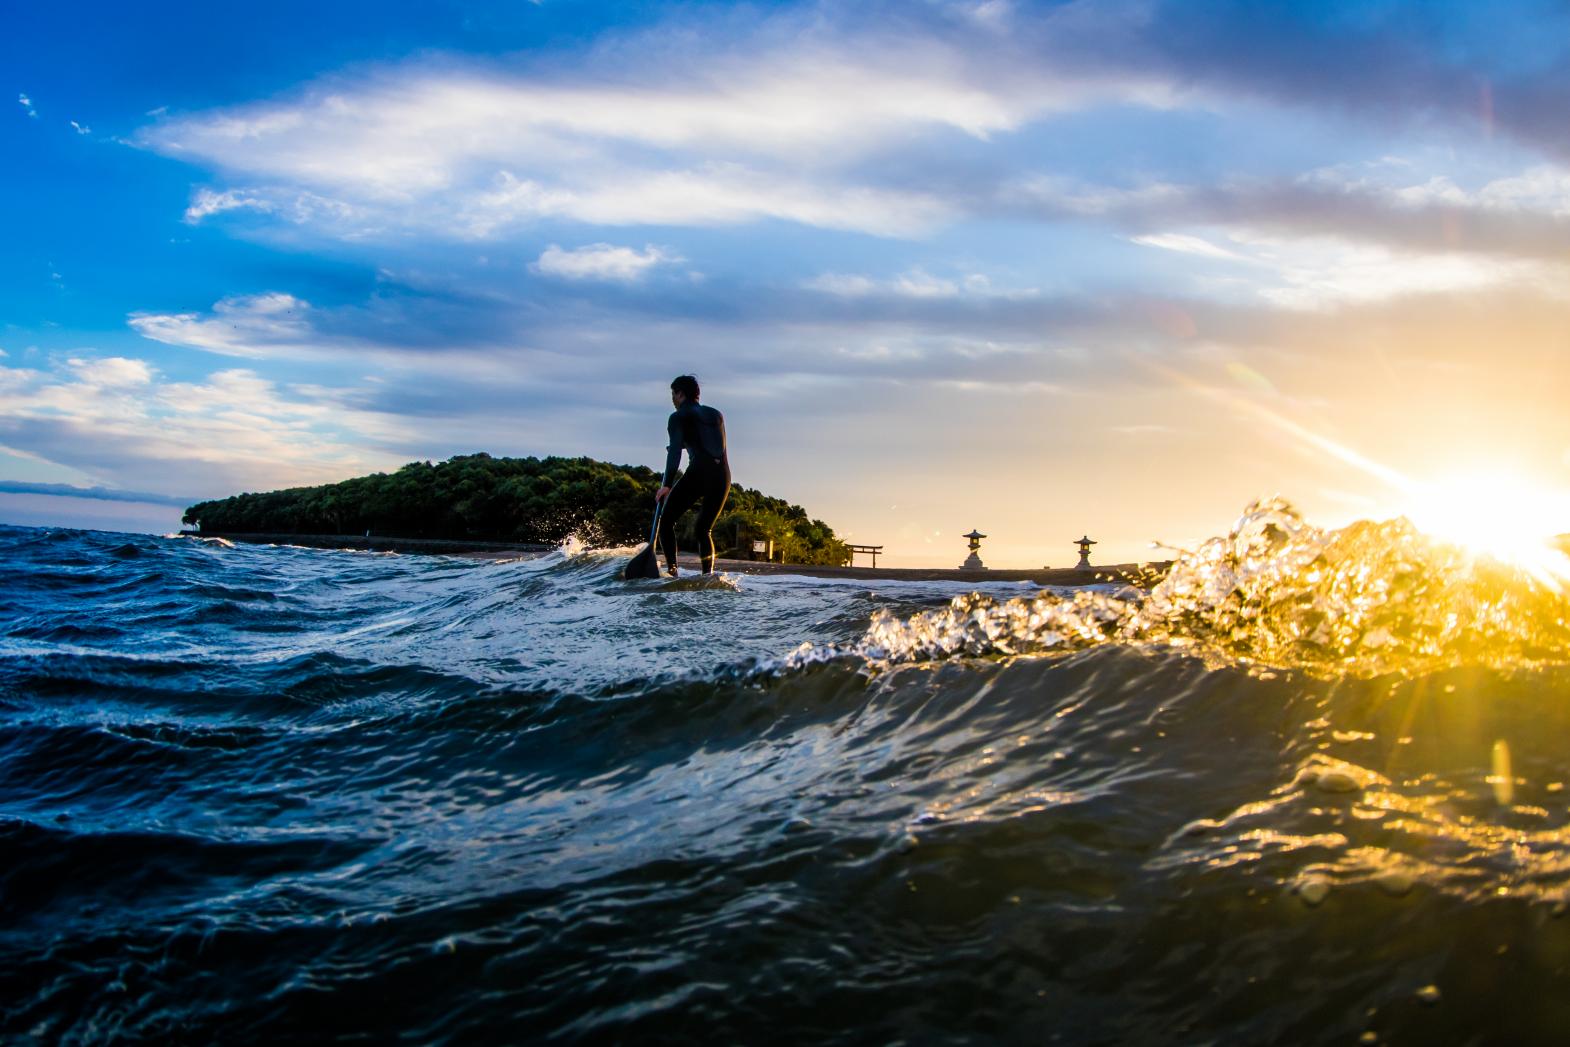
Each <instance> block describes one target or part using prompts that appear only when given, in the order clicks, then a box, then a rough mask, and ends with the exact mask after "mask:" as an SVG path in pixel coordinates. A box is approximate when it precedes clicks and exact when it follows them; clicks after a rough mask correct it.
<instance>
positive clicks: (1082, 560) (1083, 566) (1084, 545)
mask: <svg viewBox="0 0 1570 1047" xmlns="http://www.w3.org/2000/svg"><path fill="white" fill-rule="evenodd" d="M1074 544H1075V545H1077V546H1079V563H1077V564H1075V565H1074V567H1075V568H1076V569H1077V570H1081V571H1088V570H1090V569H1091V567H1090V547H1091V546H1092V545H1096V544H1097V542H1096V540H1095V539H1094V538H1092V537H1090V536H1089V535H1086V536H1084V537H1083V538H1081V539H1080V540H1079V541H1077V542H1075V543H1074Z"/></svg>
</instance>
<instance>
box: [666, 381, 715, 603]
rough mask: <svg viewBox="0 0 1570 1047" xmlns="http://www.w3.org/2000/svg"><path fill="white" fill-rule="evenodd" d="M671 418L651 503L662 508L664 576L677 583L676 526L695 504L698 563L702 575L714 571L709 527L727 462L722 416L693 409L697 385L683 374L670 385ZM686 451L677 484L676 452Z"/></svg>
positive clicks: (678, 456)
mask: <svg viewBox="0 0 1570 1047" xmlns="http://www.w3.org/2000/svg"><path fill="white" fill-rule="evenodd" d="M671 404H672V406H674V407H675V408H676V410H674V411H672V412H671V417H670V421H669V422H667V423H666V426H665V428H666V430H667V431H668V432H669V433H670V446H668V447H667V448H666V449H665V476H664V479H663V480H662V481H661V487H660V490H659V493H658V494H656V495H655V496H654V497H655V499H656V500H659V501H663V502H665V513H664V515H663V516H661V517H660V549H661V551H663V552H664V553H665V573H666V574H668V575H670V576H671V577H672V578H674V577H676V520H677V518H678V517H680V516H681V514H682V513H684V512H686V511H687V510H688V509H691V508H692V507H693V505H694V504H696V503H697V502H698V501H699V500H700V499H701V500H702V502H703V504H702V505H701V506H699V508H698V523H697V528H696V533H697V536H698V557H699V558H700V559H701V560H702V562H703V573H704V574H709V573H710V572H712V571H713V570H714V521H715V520H717V519H719V515H720V510H721V509H723V508H725V499H726V497H727V496H729V495H730V459H729V458H728V457H727V456H726V453H725V416H724V415H722V414H720V413H719V412H718V411H716V410H715V409H714V408H712V407H705V406H704V405H703V404H700V403H698V380H697V379H696V378H694V377H693V376H692V375H690V374H684V375H681V376H679V377H677V378H676V379H674V380H673V381H672V382H671ZM683 447H685V448H686V449H687V471H686V472H684V473H682V474H681V479H680V480H677V479H676V470H677V468H678V467H679V466H680V465H681V450H682V448H683Z"/></svg>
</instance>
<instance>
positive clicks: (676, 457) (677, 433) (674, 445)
mask: <svg viewBox="0 0 1570 1047" xmlns="http://www.w3.org/2000/svg"><path fill="white" fill-rule="evenodd" d="M665 432H666V435H668V436H669V437H670V443H669V445H668V446H667V447H666V448H665V475H664V476H663V477H662V478H661V479H660V489H659V490H658V491H657V492H655V495H654V500H655V501H656V502H663V501H664V500H665V499H666V497H667V496H668V495H669V494H670V493H671V485H673V484H674V483H675V482H676V470H678V469H680V468H681V421H680V420H679V419H678V418H677V417H676V412H675V411H672V412H671V417H670V421H668V422H666V423H665Z"/></svg>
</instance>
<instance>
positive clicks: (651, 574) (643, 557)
mask: <svg viewBox="0 0 1570 1047" xmlns="http://www.w3.org/2000/svg"><path fill="white" fill-rule="evenodd" d="M664 511H665V503H664V502H663V501H661V502H655V503H654V524H653V526H651V527H650V528H649V544H648V545H646V546H644V547H643V548H642V549H640V550H639V551H638V552H637V553H636V554H634V555H633V558H632V559H631V560H628V561H627V568H626V570H624V571H622V577H623V578H626V579H633V578H658V577H659V576H660V559H659V555H658V552H657V550H656V549H655V546H654V543H655V540H656V539H657V538H658V536H659V533H660V514H661V513H663V512H664Z"/></svg>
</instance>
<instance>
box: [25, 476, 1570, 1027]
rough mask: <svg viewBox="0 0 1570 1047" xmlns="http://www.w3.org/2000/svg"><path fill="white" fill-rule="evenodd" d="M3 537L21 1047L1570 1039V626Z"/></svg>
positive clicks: (1381, 552) (1252, 593)
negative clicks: (52, 1046) (66, 1046)
mask: <svg viewBox="0 0 1570 1047" xmlns="http://www.w3.org/2000/svg"><path fill="white" fill-rule="evenodd" d="M629 552H630V550H621V551H589V550H584V549H581V548H577V547H573V546H569V547H565V548H563V549H561V550H558V551H557V552H555V553H551V554H549V555H547V556H544V557H541V558H538V559H532V560H517V561H511V562H499V563H498V562H488V561H483V560H473V559H460V558H447V557H422V556H393V555H375V554H357V553H347V552H334V551H323V550H308V549H295V548H276V547H230V546H227V545H225V544H223V543H220V542H217V541H211V540H208V541H201V540H191V539H181V538H173V537H171V538H158V537H148V536H131V535H123V534H108V533H103V532H92V531H69V530H39V529H28V528H0V571H3V582H0V1039H3V1040H4V1041H5V1042H23V1043H25V1042H30V1041H38V1042H51V1043H52V1042H67V1043H97V1042H106V1041H111V1040H114V1041H154V1042H159V1043H168V1042H223V1043H244V1042H258V1041H280V1040H284V1039H289V1038H298V1039H304V1040H306V1041H310V1042H324V1041H370V1042H387V1041H393V1040H398V1041H404V1042H416V1043H454V1044H458V1043H462V1044H470V1043H520V1042H550V1041H561V1042H637V1043H661V1042H680V1043H687V1042H741V1043H754V1042H780V1043H858V1044H859V1043H876V1044H891V1043H1029V1044H1040V1043H1071V1044H1078V1043H1087V1044H1089V1043H1097V1044H1113V1043H1117V1044H1125V1043H1136V1044H1138V1043H1150V1044H1160V1043H1326V1044H1348V1043H1370V1044H1371V1043H1393V1044H1394V1043H1413V1044H1435V1043H1480V1044H1481V1043H1558V1042H1563V1041H1564V1038H1565V1036H1566V1030H1567V1029H1570V918H1567V916H1566V905H1567V899H1570V830H1567V822H1570V792H1567V790H1566V783H1567V782H1570V627H1567V625H1566V621H1567V617H1570V615H1567V612H1570V603H1567V601H1566V599H1565V597H1564V596H1562V595H1561V594H1559V593H1557V592H1555V591H1554V590H1553V589H1552V588H1551V587H1549V586H1546V585H1544V584H1542V583H1540V582H1535V581H1533V580H1532V579H1531V578H1529V577H1527V576H1525V575H1523V574H1521V573H1519V572H1516V571H1514V570H1512V569H1510V568H1507V567H1503V566H1501V565H1498V564H1493V563H1491V562H1488V561H1477V560H1474V559H1472V558H1470V557H1469V556H1468V555H1467V554H1465V553H1464V552H1463V551H1462V550H1459V549H1455V548H1452V547H1448V546H1444V545H1441V544H1438V543H1436V542H1433V541H1431V540H1429V539H1427V538H1425V537H1424V536H1422V535H1420V534H1417V533H1416V532H1414V531H1412V530H1411V528H1410V527H1408V526H1406V525H1405V524H1404V523H1401V522H1395V523H1382V524H1357V525H1354V526H1352V527H1349V528H1345V529H1341V530H1334V531H1330V530H1321V529H1318V528H1315V527H1314V526H1312V525H1311V524H1310V523H1308V522H1306V521H1304V520H1302V519H1300V518H1299V517H1298V516H1297V515H1296V514H1294V513H1293V512H1292V511H1291V510H1290V508H1289V507H1288V506H1286V505H1285V504H1283V503H1279V502H1266V503H1262V504H1259V505H1255V506H1251V507H1249V508H1248V509H1247V510H1246V511H1245V513H1244V514H1243V516H1242V517H1241V518H1240V519H1239V520H1238V522H1237V524H1236V525H1235V526H1234V527H1232V528H1231V529H1230V530H1229V531H1228V532H1227V533H1225V534H1221V535H1218V536H1217V537H1216V538H1215V539H1214V540H1212V541H1211V542H1209V543H1206V544H1205V545H1204V546H1203V547H1201V548H1199V549H1196V550H1194V551H1192V552H1190V553H1188V554H1185V555H1184V556H1183V558H1182V559H1181V560H1180V561H1179V562H1178V564H1177V565H1176V566H1175V567H1174V568H1173V571H1172V572H1171V574H1170V575H1169V576H1168V577H1167V578H1166V580H1165V581H1163V582H1161V583H1160V584H1159V585H1156V586H1155V587H1154V588H1152V589H1150V590H1148V591H1142V590H1135V589H1128V588H1124V589H1116V588H1112V587H1102V588H1098V589H1093V590H1081V591H1078V592H1071V591H1046V592H1039V591H1038V590H1036V589H1035V588H1033V587H1029V586H1017V585H996V586H983V587H981V589H980V591H973V590H972V589H971V588H969V587H965V586H960V585H954V584H947V583H942V584H940V583H897V582H890V583H885V582H867V581H854V582H851V581H823V580H815V579H808V578H793V577H782V576H769V577H751V576H748V577H722V578H720V579H719V580H716V581H710V582H704V581H701V580H696V579H694V580H685V579H684V580H681V581H677V582H674V583H672V582H669V581H646V582H635V583H627V582H623V581H621V580H620V578H619V569H620V565H621V563H622V561H623V559H624V558H625V556H626V555H627V554H628V553H629Z"/></svg>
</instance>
